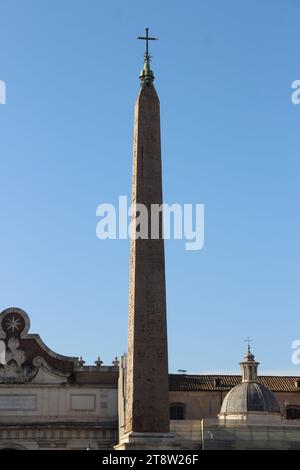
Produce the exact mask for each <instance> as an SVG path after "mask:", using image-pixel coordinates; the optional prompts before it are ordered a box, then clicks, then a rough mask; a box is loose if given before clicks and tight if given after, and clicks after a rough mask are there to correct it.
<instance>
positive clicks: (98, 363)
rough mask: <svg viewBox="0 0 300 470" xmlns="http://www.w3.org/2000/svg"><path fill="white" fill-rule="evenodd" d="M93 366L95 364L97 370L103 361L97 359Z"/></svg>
mask: <svg viewBox="0 0 300 470" xmlns="http://www.w3.org/2000/svg"><path fill="white" fill-rule="evenodd" d="M95 364H96V367H98V368H99V367H101V366H102V364H103V361H101V359H100V356H98V357H97V359H96V361H95Z"/></svg>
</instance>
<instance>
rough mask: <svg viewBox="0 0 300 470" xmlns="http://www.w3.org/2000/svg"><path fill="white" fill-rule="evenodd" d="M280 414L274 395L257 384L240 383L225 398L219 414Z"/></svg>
mask: <svg viewBox="0 0 300 470" xmlns="http://www.w3.org/2000/svg"><path fill="white" fill-rule="evenodd" d="M251 411H252V412H265V413H280V407H279V405H278V403H277V400H276V397H275V395H274V393H273V392H272V391H271V390H270V389H268V388H267V387H265V386H264V385H261V384H259V383H257V382H242V383H240V384H239V385H237V386H236V387H234V388H232V389H231V390H230V391H229V392H228V393H227V395H226V396H225V398H224V400H223V403H222V407H221V414H223V413H224V414H233V413H239V414H244V413H248V412H251Z"/></svg>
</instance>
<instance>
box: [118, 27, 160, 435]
mask: <svg viewBox="0 0 300 470" xmlns="http://www.w3.org/2000/svg"><path fill="white" fill-rule="evenodd" d="M141 39H146V53H145V61H144V67H143V69H142V71H141V74H140V79H141V89H140V91H139V94H138V97H137V101H136V105H135V117H134V144H133V176H132V204H133V205H136V204H143V205H144V206H145V207H146V208H147V209H148V216H147V219H148V233H149V238H148V239H143V238H137V239H132V240H131V253H130V295H129V323H128V356H127V389H126V417H125V432H126V433H129V432H137V433H167V432H168V431H169V387H168V351H167V321H166V286H165V260H164V240H163V235H162V216H160V224H159V231H158V237H157V239H151V220H150V218H151V217H150V215H151V206H152V205H153V204H162V201H163V196H162V168H161V144H160V108H159V99H158V96H157V93H156V91H155V88H154V85H153V80H154V75H153V72H152V71H151V68H150V55H149V52H148V40H149V39H155V38H149V36H148V29H147V30H146V37H145V38H141ZM137 215H139V212H137ZM132 225H133V228H134V229H135V227H136V226H138V220H137V218H136V217H134V216H133V219H132ZM137 228H138V231H139V227H137Z"/></svg>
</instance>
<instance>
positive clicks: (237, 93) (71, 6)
mask: <svg viewBox="0 0 300 470" xmlns="http://www.w3.org/2000/svg"><path fill="white" fill-rule="evenodd" d="M299 13H300V4H299V1H297V0H287V1H284V0H264V1H261V0H251V1H250V0H249V1H244V2H240V1H239V0H227V1H226V2H224V1H223V0H202V1H198V0H188V1H186V2H183V1H178V0H177V1H176V0H172V1H171V0H167V1H164V2H162V1H158V0H153V1H151V2H149V1H145V0H139V1H136V0H133V1H131V0H128V1H127V2H124V1H121V0H118V1H117V0H112V1H110V2H104V1H102V0H98V1H95V0H89V1H83V0H75V1H74V0H73V1H71V0H51V1H50V0H43V1H39V0H26V1H25V0H0V21H1V28H0V79H1V80H4V81H5V82H6V86H7V104H6V105H5V106H0V129H1V132H0V135H1V140H0V159H1V185H0V214H1V238H0V239H1V244H0V260H1V270H0V309H1V310H2V309H4V308H7V307H11V306H18V307H20V308H23V309H24V310H25V311H27V313H28V314H29V315H30V318H31V332H32V333H39V334H40V335H41V337H42V339H43V340H44V341H45V342H46V344H47V345H48V346H49V347H51V349H54V350H55V351H57V352H59V353H61V354H66V355H72V356H73V355H83V357H84V359H85V360H86V361H87V363H93V361H94V360H95V359H96V357H97V356H98V355H100V356H101V358H102V359H103V360H104V362H105V364H109V363H110V362H111V361H112V360H113V358H114V356H116V355H118V356H119V355H120V354H122V353H123V351H125V350H126V347H127V304H128V269H129V242H128V241H126V240H125V241H124V240H121V241H114V240H110V241H100V240H98V239H97V238H96V234H95V229H96V224H97V218H96V215H95V214H96V207H97V206H98V204H100V203H103V202H108V203H113V204H116V203H117V201H118V197H119V195H128V196H130V192H131V162H132V134H133V107H134V102H135V98H136V95H137V92H138V89H139V81H138V74H139V71H140V69H141V66H142V61H143V47H144V45H143V44H142V43H141V41H136V39H135V38H136V36H138V35H140V34H143V32H144V28H145V27H146V26H149V27H150V33H152V34H154V35H156V36H159V42H157V43H155V44H153V45H152V44H151V50H152V54H153V64H152V65H153V70H154V72H155V75H156V81H155V85H156V89H157V91H158V93H159V96H160V101H161V119H162V139H163V141H162V150H163V172H164V198H165V202H168V203H170V204H171V203H174V202H179V203H203V204H205V246H204V249H203V250H201V251H198V252H192V251H191V252H189V251H185V249H184V241H168V242H166V275H167V300H168V327H169V357H170V370H171V371H177V370H178V369H186V370H188V371H189V372H198V373H202V372H209V371H220V372H231V371H233V372H235V371H236V372H237V371H238V370H239V366H238V362H239V360H240V358H241V356H242V354H243V350H244V348H245V343H244V338H245V337H247V336H248V335H249V336H250V337H251V338H252V339H253V350H254V352H255V353H256V357H257V359H258V360H260V361H261V364H262V366H261V370H262V371H265V372H274V373H275V372H280V373H287V374H288V373H291V374H300V365H298V366H296V365H293V364H292V363H291V353H292V350H291V342H292V341H293V340H295V339H299V338H300V324H299V307H300V305H299V300H300V299H299V280H300V279H299V277H300V276H299V274H300V273H299V266H300V253H299V235H300V233H299V232H300V230H299V229H300V224H299V187H300V186H299V174H300V172H299V170H300V168H299V150H298V145H299V113H300V106H295V105H293V104H292V103H291V92H292V90H291V83H292V81H293V80H296V79H300V69H299Z"/></svg>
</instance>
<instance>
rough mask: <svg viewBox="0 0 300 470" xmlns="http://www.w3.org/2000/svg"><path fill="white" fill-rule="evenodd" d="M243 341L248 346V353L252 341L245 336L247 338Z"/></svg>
mask: <svg viewBox="0 0 300 470" xmlns="http://www.w3.org/2000/svg"><path fill="white" fill-rule="evenodd" d="M244 341H245V343H247V344H248V351H250V343H252V341H253V340H252V339H250V338H249V336H247V338H246V339H245V340H244Z"/></svg>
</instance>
